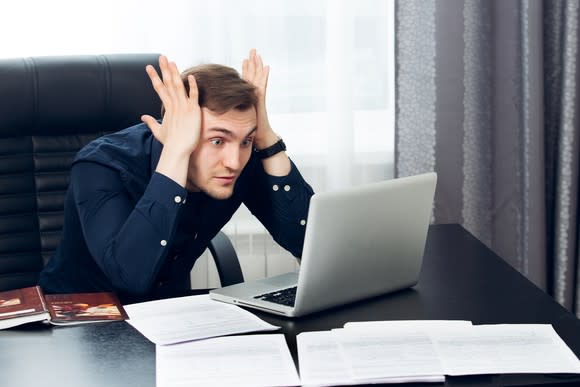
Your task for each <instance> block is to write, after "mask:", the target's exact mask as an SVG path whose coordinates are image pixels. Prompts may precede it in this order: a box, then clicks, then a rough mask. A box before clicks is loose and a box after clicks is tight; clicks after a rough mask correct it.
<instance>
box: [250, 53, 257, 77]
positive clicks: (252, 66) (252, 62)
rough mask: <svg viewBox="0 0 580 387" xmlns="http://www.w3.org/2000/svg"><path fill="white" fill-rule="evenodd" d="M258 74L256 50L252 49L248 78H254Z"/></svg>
mask: <svg viewBox="0 0 580 387" xmlns="http://www.w3.org/2000/svg"><path fill="white" fill-rule="evenodd" d="M255 76H256V50H254V49H251V50H250V57H249V58H248V79H249V80H254V78H255Z"/></svg>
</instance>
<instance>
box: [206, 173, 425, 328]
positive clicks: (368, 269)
mask: <svg viewBox="0 0 580 387" xmlns="http://www.w3.org/2000/svg"><path fill="white" fill-rule="evenodd" d="M436 181H437V175H436V174H435V173H434V172H431V173H426V174H421V175H416V176H410V177H404V178H398V179H392V180H387V181H382V182H378V183H370V184H365V185H361V186H358V187H354V188H348V189H344V190H340V191H335V192H322V193H317V194H315V195H314V196H312V198H311V200H310V208H309V212H308V220H307V225H306V236H305V239H304V248H303V251H302V260H301V264H300V271H299V272H292V273H287V274H282V275H279V276H275V277H269V278H265V279H260V280H255V281H247V282H244V283H241V284H237V285H231V286H226V287H223V288H219V289H215V290H212V291H210V297H211V298H212V299H214V300H219V301H224V302H228V303H232V304H236V305H241V306H247V307H251V308H256V309H259V310H262V311H265V312H270V313H275V314H279V315H284V316H292V317H297V316H303V315H305V314H309V313H313V312H317V311H320V310H324V309H327V308H331V307H334V306H339V305H344V304H347V303H350V302H354V301H357V300H362V299H365V298H369V297H372V296H377V295H380V294H385V293H388V292H392V291H395V290H400V289H404V288H407V287H411V286H413V285H415V284H416V283H417V281H418V279H419V273H420V271H421V264H422V261H423V250H424V248H425V240H426V237H427V230H428V227H429V221H430V218H431V209H432V205H433V196H434V193H435V185H436ZM288 289H289V290H288Z"/></svg>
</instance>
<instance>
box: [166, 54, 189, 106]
mask: <svg viewBox="0 0 580 387" xmlns="http://www.w3.org/2000/svg"><path fill="white" fill-rule="evenodd" d="M169 70H170V72H171V85H170V88H169V90H170V93H172V95H173V96H174V97H175V98H177V101H181V102H186V100H187V93H186V91H185V86H184V85H183V80H182V79H181V74H180V73H179V70H178V69H177V65H176V64H175V62H170V63H169Z"/></svg>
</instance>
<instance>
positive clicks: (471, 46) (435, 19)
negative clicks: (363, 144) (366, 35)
mask: <svg viewBox="0 0 580 387" xmlns="http://www.w3.org/2000/svg"><path fill="white" fill-rule="evenodd" d="M578 33H579V32H578V2H577V1H537V0H472V1H463V0H404V1H397V2H396V10H395V34H396V35H395V36H396V37H395V40H396V43H395V46H396V53H395V58H396V59H395V60H396V90H397V94H396V118H395V121H396V122H395V127H396V134H395V136H396V139H395V142H396V144H395V174H396V176H405V175H410V174H414V173H419V172H424V171H432V170H434V171H437V173H438V176H439V179H438V187H437V192H436V198H435V206H434V212H433V221H434V222H435V223H460V224H462V225H463V226H464V227H465V228H466V229H467V230H469V231H470V232H471V233H473V234H474V235H475V236H476V237H477V238H478V239H480V240H481V241H482V242H484V243H485V244H486V245H487V246H489V247H490V248H491V249H492V250H494V251H495V252H496V253H497V254H498V255H500V256H501V257H503V258H504V259H505V260H506V261H508V262H509V263H510V264H511V265H512V266H513V267H515V268H516V269H517V270H519V271H520V272H521V273H522V274H524V275H525V276H527V277H528V278H529V279H530V280H531V281H532V282H534V283H535V284H536V285H538V286H539V287H540V288H542V289H544V290H545V291H547V292H548V293H549V294H550V295H552V296H553V297H554V298H555V299H556V301H558V302H559V303H560V304H562V305H563V306H564V307H566V308H568V309H569V310H570V311H573V312H574V313H576V315H577V316H580V283H579V281H578V278H579V277H580V276H579V267H580V265H579V253H578V240H579V227H578V216H577V215H578V199H579V194H578V166H579V165H578V164H579V157H578V153H579V146H578V141H579V128H578V125H579V123H578V112H579V110H578V101H579V100H578V98H579V97H578V95H577V89H578ZM490 281H493V279H490Z"/></svg>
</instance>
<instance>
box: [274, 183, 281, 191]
mask: <svg viewBox="0 0 580 387" xmlns="http://www.w3.org/2000/svg"><path fill="white" fill-rule="evenodd" d="M279 188H280V187H278V184H274V185H273V186H272V189H273V190H274V191H278V189H279Z"/></svg>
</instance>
